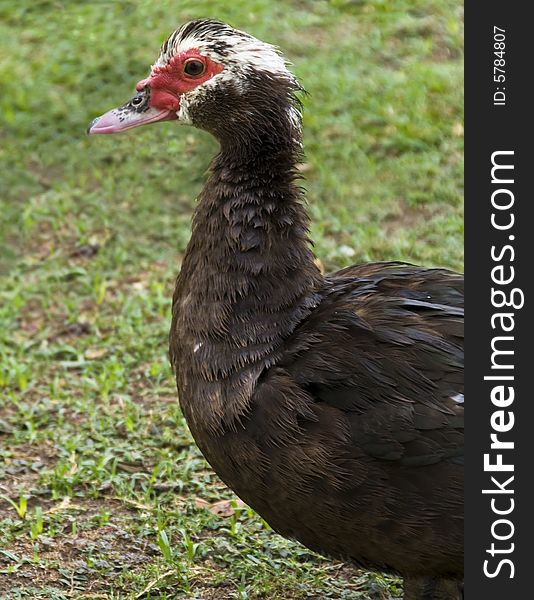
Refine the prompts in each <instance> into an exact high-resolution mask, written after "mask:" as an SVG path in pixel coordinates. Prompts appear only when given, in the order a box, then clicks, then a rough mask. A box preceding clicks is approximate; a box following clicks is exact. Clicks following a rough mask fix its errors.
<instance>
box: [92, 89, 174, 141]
mask: <svg viewBox="0 0 534 600" xmlns="http://www.w3.org/2000/svg"><path fill="white" fill-rule="evenodd" d="M177 118H178V117H177V115H176V112H175V111H173V110H169V109H165V108H154V107H151V106H150V89H149V88H148V87H145V88H144V89H142V90H140V91H139V93H137V94H136V95H135V96H134V97H133V98H132V99H131V100H129V101H128V102H126V104H123V105H122V106H119V107H118V108H114V109H112V110H110V111H108V112H107V113H105V114H103V115H102V116H101V117H97V118H96V119H93V120H92V121H91V122H90V123H89V127H88V128H87V133H88V134H89V135H92V134H96V133H119V132H120V131H126V130H127V129H133V128H134V127H139V126H141V125H148V123H156V122H157V121H172V120H174V119H177Z"/></svg>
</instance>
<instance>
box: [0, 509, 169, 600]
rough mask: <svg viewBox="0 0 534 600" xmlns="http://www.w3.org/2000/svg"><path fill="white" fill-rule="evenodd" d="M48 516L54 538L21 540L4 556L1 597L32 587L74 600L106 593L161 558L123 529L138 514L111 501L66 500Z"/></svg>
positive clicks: (1, 559)
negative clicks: (123, 577) (120, 579)
mask: <svg viewBox="0 0 534 600" xmlns="http://www.w3.org/2000/svg"><path fill="white" fill-rule="evenodd" d="M45 514H47V515H48V516H52V517H53V518H54V521H55V527H56V528H57V529H56V530H55V531H54V535H53V536H47V535H44V534H43V535H40V536H39V537H38V539H36V540H35V541H32V540H31V539H30V536H29V535H21V536H19V537H18V538H17V539H15V540H14V541H13V542H12V543H11V544H10V545H9V547H8V548H5V550H4V551H3V552H0V574H2V575H0V594H9V593H11V592H13V593H14V592H15V591H16V590H20V589H22V590H25V589H27V588H29V587H31V588H36V589H45V588H50V589H56V590H58V591H61V592H64V593H65V594H66V595H67V597H74V598H80V597H83V595H85V594H88V593H102V592H106V591H109V589H110V584H112V583H113V582H114V580H115V579H116V578H117V577H118V576H119V575H120V574H121V573H125V572H130V573H131V572H136V571H138V570H141V569H143V568H145V567H146V566H147V563H150V562H151V561H153V560H154V557H155V556H157V555H158V554H159V550H158V548H157V546H155V545H154V544H153V543H151V542H150V541H149V540H148V539H147V538H146V537H143V536H141V535H139V536H137V535H134V534H132V533H130V532H128V531H127V530H126V529H125V528H124V527H125V526H127V524H128V523H129V522H130V521H131V520H132V519H133V518H134V512H133V511H130V510H129V509H128V508H127V507H125V506H124V505H123V504H121V503H120V502H118V501H115V500H113V499H111V498H102V499H100V500H88V499H78V498H74V499H72V500H68V501H65V500H64V501H62V502H59V503H56V505H55V506H53V507H52V508H51V509H49V510H48V511H47V513H45ZM74 517H75V519H74ZM102 519H105V520H106V522H105V523H102ZM108 519H109V520H108ZM74 522H75V523H76V527H73V523H74ZM1 597H2V598H4V597H6V598H8V597H9V595H4V596H1ZM102 597H107V595H104V596H102Z"/></svg>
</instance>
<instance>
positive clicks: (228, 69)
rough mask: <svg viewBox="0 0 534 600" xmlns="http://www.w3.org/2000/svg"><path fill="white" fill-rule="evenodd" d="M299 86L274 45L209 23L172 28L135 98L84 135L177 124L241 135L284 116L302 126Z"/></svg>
mask: <svg viewBox="0 0 534 600" xmlns="http://www.w3.org/2000/svg"><path fill="white" fill-rule="evenodd" d="M300 89H302V88H301V87H300V85H299V84H298V82H297V80H296V78H295V77H294V76H293V75H292V74H291V73H290V72H289V70H288V68H287V65H286V63H285V61H284V58H283V57H282V55H281V54H280V52H279V51H278V49H277V48H275V47H274V46H272V45H271V44H267V43H265V42H262V41H260V40H258V39H256V38H255V37H253V36H251V35H249V34H247V33H244V32H242V31H239V30H237V29H234V28H232V27H230V26H229V25H227V24H225V23H222V22H220V21H214V20H205V19H201V20H196V21H191V22H189V23H186V24H185V25H183V26H182V27H180V29H178V30H176V31H174V32H173V33H172V34H171V35H170V36H169V37H168V38H167V40H166V41H165V42H164V43H163V45H162V47H161V51H160V55H159V57H158V59H157V61H156V62H155V63H154V65H153V66H152V68H151V70H150V74H149V76H148V77H147V78H146V79H143V80H141V81H139V83H138V84H137V85H136V94H135V96H134V97H133V98H132V99H131V100H129V101H128V102H126V103H125V104H123V105H122V106H120V107H118V108H114V109H113V110H110V111H109V112H107V113H105V114H104V115H102V116H101V117H97V118H96V119H94V120H93V121H92V122H91V123H90V125H89V127H88V130H87V132H88V133H89V134H104V133H118V132H121V131H126V130H128V129H132V128H134V127H139V126H140V125H147V124H149V123H156V122H158V121H170V120H177V121H178V122H180V123H185V124H189V125H194V126H196V127H199V128H201V129H205V130H207V131H209V132H211V133H212V134H214V135H215V136H216V137H218V138H224V137H225V136H229V135H231V136H232V137H233V139H234V140H235V138H236V136H237V137H243V138H244V137H246V136H244V135H243V134H244V133H245V132H247V133H248V134H249V135H255V134H257V132H258V131H261V129H262V124H265V126H266V127H268V126H269V125H270V126H271V127H272V123H273V120H274V121H276V120H277V119H278V120H280V118H281V117H280V115H281V114H284V113H285V114H286V116H287V118H288V120H289V121H290V123H292V124H293V126H294V127H296V128H300V112H299V102H298V100H297V99H296V97H295V95H294V93H295V92H296V91H298V90H300Z"/></svg>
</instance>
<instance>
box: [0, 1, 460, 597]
mask: <svg viewBox="0 0 534 600" xmlns="http://www.w3.org/2000/svg"><path fill="white" fill-rule="evenodd" d="M201 15H203V16H205V15H209V16H213V17H217V18H221V19H223V20H228V21H230V22H231V23H232V24H234V25H236V26H238V27H240V28H242V29H245V30H248V31H250V32H251V33H254V34H255V35H257V36H258V37H261V38H264V39H266V40H268V41H271V42H274V43H277V44H278V45H280V46H281V47H283V49H284V51H285V53H286V55H287V56H288V57H289V58H290V59H291V60H292V62H293V63H294V70H295V72H296V73H297V74H298V76H299V77H300V78H301V80H302V81H303V83H304V84H305V86H306V88H307V90H308V91H309V92H310V96H309V97H307V98H305V119H304V125H305V143H306V152H307V159H306V163H305V164H304V165H303V167H302V169H303V172H304V174H305V176H306V179H307V183H306V187H307V188H308V190H309V192H308V199H309V209H310V211H311V216H312V218H313V228H312V236H313V237H314V239H315V241H316V253H317V255H318V256H319V257H320V258H321V261H322V262H323V264H324V266H325V268H326V269H327V270H331V269H335V268H339V267H342V266H345V265H347V264H349V263H355V262H359V261H366V260H380V259H403V260H408V261H411V262H415V263H421V264H428V265H443V266H448V267H452V268H456V269H460V268H461V264H462V253H463V242H462V237H463V221H462V142H463V139H462V133H463V129H462V84H463V81H462V76H463V71H462V54H461V53H462V33H463V30H462V13H461V5H460V3H459V2H457V1H456V0H454V1H453V0H430V1H425V2H423V0H413V1H410V0H391V1H386V0H368V1H365V0H335V1H332V2H326V1H318V0H316V1H312V0H295V1H293V2H290V1H288V0H285V1H280V2H276V3H273V2H270V0H248V1H247V2H243V1H232V2H230V1H229V0H220V1H211V2H208V1H207V0H197V1H196V2H194V3H177V2H175V1H171V0H160V1H158V2H146V1H139V2H133V1H126V0H121V1H116V2H103V1H102V2H91V3H86V2H74V1H67V0H64V1H59V0H58V1H55V0H35V1H31V2H30V1H29V0H25V1H24V0H23V1H22V2H21V1H17V2H15V1H14V0H13V1H11V0H4V1H3V2H2V3H1V4H0V57H1V58H0V84H1V86H2V93H1V95H0V111H1V115H2V120H1V123H0V129H1V131H0V136H1V140H2V141H1V144H0V164H1V173H0V177H1V179H0V189H1V194H0V440H1V445H0V521H1V528H0V597H2V598H6V599H18V598H32V599H33V598H46V599H50V600H60V599H61V600H62V599H64V598H88V599H89V598H94V599H97V598H102V599H104V598H105V599H115V598H131V599H134V598H145V599H147V598H152V599H155V598H160V599H165V598H169V599H170V598H198V599H201V600H210V599H214V600H215V599H216V600H222V599H226V598H228V599H240V600H244V599H259V598H268V599H274V600H276V599H280V600H286V599H288V600H291V599H304V598H308V599H309V598H315V599H323V598H332V599H338V600H340V599H343V600H356V599H358V600H363V599H367V598H372V599H376V600H378V599H385V598H389V597H394V596H396V595H399V594H400V584H399V583H398V582H397V581H396V580H394V579H388V578H385V577H383V576H381V575H376V574H369V573H363V572H357V571H355V570H353V569H351V568H348V567H346V566H344V565H342V564H340V563H332V562H330V561H327V560H325V559H323V558H321V557H318V556H317V555H315V554H313V553H311V552H309V551H307V550H306V549H305V548H303V547H302V546H300V545H298V544H296V543H293V542H290V541H287V540H284V539H282V538H280V537H279V536H277V535H275V534H273V533H272V532H271V531H270V530H269V528H268V526H267V525H266V523H264V522H263V521H262V520H261V519H260V518H259V517H258V516H257V515H255V514H253V513H252V512H251V511H250V509H248V508H247V507H246V506H243V505H242V504H241V503H239V502H238V500H237V499H236V498H235V496H234V495H233V494H232V493H231V492H230V491H229V490H228V489H226V488H225V487H224V485H222V484H221V483H220V481H219V480H218V479H217V477H216V476H215V475H214V474H213V473H212V472H211V470H210V469H209V467H208V465H207V464H206V463H205V461H204V460H203V458H202V456H201V455H200V453H199V451H198V450H197V449H196V447H195V445H194V444H193V442H192V439H191V437H190V434H189V433H188V430H187V427H186V425H185V423H184V420H183V417H182V415H181V413H180V410H179V407H178V403H177V400H176V397H175V389H174V384H173V378H172V374H171V371H170V368H169V364H168V360H167V333H168V326H169V320H170V316H169V313H170V297H171V294H172V288H173V283H174V278H175V276H176V273H177V272H178V270H179V266H180V257H181V254H182V253H183V251H184V249H185V246H186V244H187V240H188V236H189V223H190V215H191V212H192V209H193V206H194V198H195V196H196V195H197V193H198V191H199V189H200V188H201V186H202V181H203V177H204V172H205V170H206V168H207V166H208V163H209V156H210V155H212V154H213V153H214V152H215V149H216V146H215V142H214V141H213V140H211V139H210V138H209V136H207V135H206V134H204V133H202V132H197V131H195V130H192V129H185V128H182V129H178V128H177V127H176V126H175V125H174V124H162V125H158V126H154V127H152V128H143V129H141V130H138V131H135V132H133V133H130V134H125V135H123V136H110V137H109V138H108V137H99V138H94V139H89V138H87V137H86V136H85V135H84V130H85V127H86V125H87V123H88V122H89V121H90V120H91V119H92V118H93V117H94V116H96V115H98V114H101V113H102V112H104V111H106V110H108V109H109V108H111V107H113V106H116V105H118V104H119V103H121V102H122V101H124V100H125V99H127V98H128V97H129V96H130V95H131V92H132V90H133V86H134V84H135V82H137V81H138V80H139V79H141V78H142V77H144V76H145V74H146V72H147V69H148V67H149V65H150V64H151V62H152V61H153V60H154V58H155V56H156V52H157V49H158V46H159V44H160V42H161V41H162V40H163V39H164V38H165V36H166V35H167V34H168V33H169V32H170V31H171V30H172V29H173V27H174V26H175V25H178V24H180V23H181V22H183V21H185V20H187V19H189V18H191V17H195V16H201Z"/></svg>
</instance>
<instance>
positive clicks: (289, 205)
mask: <svg viewBox="0 0 534 600" xmlns="http://www.w3.org/2000/svg"><path fill="white" fill-rule="evenodd" d="M264 160H265V159H264ZM225 173H226V175H227V176H228V171H227V170H225ZM255 173H256V174H255V176H254V178H253V179H254V183H253V185H252V187H253V189H258V188H260V189H261V186H258V185H257V172H255ZM214 177H217V169H216V170H215V172H214V173H212V175H211V178H214ZM237 179H238V180H239V181H240V183H239V184H238V185H237V186H236V190H235V195H233V194H232V193H229V188H230V187H232V186H230V185H229V183H228V181H226V182H225V185H224V186H223V187H224V190H225V199H224V200H221V198H219V197H217V190H218V185H216V184H215V183H214V182H213V181H212V182H211V184H210V183H208V186H207V188H206V189H205V190H204V193H203V195H202V196H201V198H200V203H199V207H198V209H197V213H196V215H195V221H194V229H193V231H194V233H193V238H192V241H191V243H190V246H189V248H188V250H187V252H186V255H185V257H184V261H183V264H182V271H181V275H180V276H179V279H178V284H177V288H176V292H175V296H174V301H173V325H172V329H171V356H172V359H173V364H174V366H175V368H176V372H177V383H178V391H179V398H180V403H181V407H182V410H183V413H184V415H185V417H186V420H187V422H188V425H189V427H190V429H191V432H192V434H193V436H194V438H195V441H196V443H197V444H198V446H199V448H200V449H201V451H202V453H203V454H204V456H205V457H206V459H207V460H208V462H209V463H210V464H211V466H212V467H213V468H214V470H215V471H216V473H217V474H218V475H219V476H220V477H221V479H222V480H223V481H224V482H225V483H226V484H227V485H228V486H229V487H230V488H231V489H233V490H234V491H235V492H236V494H237V495H238V496H239V497H240V498H242V499H243V500H244V501H245V502H246V503H247V504H249V505H250V506H251V507H252V508H254V509H255V510H256V511H257V512H258V513H259V514H261V515H262V517H263V518H264V519H265V520H266V521H267V522H268V523H269V524H270V525H271V527H273V529H275V530H276V531H277V532H279V533H280V534H282V535H284V536H286V537H291V538H295V539H297V540H299V541H300V542H302V543H303V544H304V545H306V546H307V547H309V548H311V549H313V550H316V551H318V552H321V553H323V554H326V555H329V556H334V557H337V558H342V559H344V560H351V561H353V562H355V563H356V564H358V565H360V566H363V567H366V568H373V569H382V570H386V571H389V572H396V573H401V574H403V575H405V576H412V577H425V576H430V574H432V576H434V577H435V576H437V575H439V576H440V577H443V578H447V579H459V578H460V579H461V577H462V572H463V468H462V452H463V404H462V400H463V380H462V370H461V366H462V361H463V353H462V341H463V308H462V303H463V278H462V277H461V276H460V275H457V274H455V273H452V272H450V271H447V270H443V269H425V268H421V267H414V266H412V265H407V264H402V263H395V262H390V263H374V264H364V265H359V266H354V267H349V268H348V269H344V270H342V271H339V272H338V273H335V274H333V275H331V276H327V277H322V276H321V275H320V274H319V273H318V271H317V270H316V267H315V264H314V263H313V261H312V260H311V258H310V256H308V255H307V252H309V246H308V244H307V242H306V239H305V235H304V234H305V231H306V228H305V214H304V209H303V207H302V205H301V204H300V203H299V202H298V200H297V199H296V197H298V194H296V193H295V194H287V193H285V194H284V198H285V206H284V209H283V210H282V209H281V208H280V205H278V208H277V210H276V211H273V213H271V214H269V215H267V214H266V213H265V211H264V207H265V205H266V201H265V200H262V201H258V200H257V198H256V197H255V196H254V195H247V194H244V195H243V192H242V188H243V182H242V181H243V180H242V178H239V177H238V178H237ZM289 187H291V186H289ZM268 189H272V188H268ZM286 192H287V191H286ZM211 194H214V195H215V197H211V196H210V195H211ZM288 197H292V198H293V199H294V200H293V201H291V202H287V198H288ZM243 198H246V199H248V201H246V200H244V199H243ZM225 214H226V216H224V215H225ZM252 214H255V217H252ZM288 215H291V217H289V216H288ZM289 221H292V223H291V225H288V224H287V223H288V222H289ZM260 222H261V223H262V226H261V227H260V226H259V225H258V223H260ZM267 222H269V226H267ZM280 223H282V224H283V225H282V226H281V227H280V226H279V225H280ZM288 227H289V228H290V230H293V228H295V227H296V229H297V230H298V231H301V232H302V236H300V237H299V236H290V237H291V239H288V238H287V231H286V229H287V228H288ZM207 230H214V231H216V232H217V234H216V235H215V236H213V239H214V240H215V239H216V240H217V244H216V245H214V246H213V247H211V248H210V247H209V246H208V245H207V244H206V240H207V237H206V235H205V232H206V231H207ZM258 230H260V231H261V233H258ZM197 236H198V239H197ZM225 240H227V243H225ZM230 240H233V241H230ZM264 244H265V245H268V246H269V248H270V252H269V253H266V252H265V251H264V248H263V247H262V246H263V245H264ZM245 246H246V247H247V250H243V248H244V247H245ZM238 247H239V248H240V249H238ZM226 254H228V255H226ZM301 261H303V262H305V264H306V268H303V265H302V264H301ZM221 264H223V265H225V267H224V268H223V269H221V267H220V265H221Z"/></svg>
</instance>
